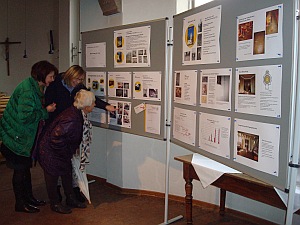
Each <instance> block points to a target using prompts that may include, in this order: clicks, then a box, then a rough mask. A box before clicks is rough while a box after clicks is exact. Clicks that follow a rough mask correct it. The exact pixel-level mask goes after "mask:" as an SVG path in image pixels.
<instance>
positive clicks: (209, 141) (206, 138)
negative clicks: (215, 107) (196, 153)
mask: <svg viewBox="0 0 300 225" xmlns="http://www.w3.org/2000/svg"><path fill="white" fill-rule="evenodd" d="M199 116H200V119H199V148H201V149H203V150H205V151H207V152H209V153H212V154H215V155H218V156H221V157H224V158H227V159H229V158H230V123H231V120H230V117H225V116H218V115H213V114H208V113H202V112H201V113H199Z"/></svg>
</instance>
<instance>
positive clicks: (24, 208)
mask: <svg viewBox="0 0 300 225" xmlns="http://www.w3.org/2000/svg"><path fill="white" fill-rule="evenodd" d="M15 211H16V212H26V213H37V212H39V211H40V209H39V208H37V207H35V206H33V205H30V204H27V203H25V204H22V205H15Z"/></svg>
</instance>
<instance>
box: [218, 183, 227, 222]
mask: <svg viewBox="0 0 300 225" xmlns="http://www.w3.org/2000/svg"><path fill="white" fill-rule="evenodd" d="M225 201H226V190H225V189H222V188H221V189H220V211H219V214H220V215H221V216H224V215H225Z"/></svg>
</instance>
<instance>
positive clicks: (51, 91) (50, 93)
mask: <svg viewBox="0 0 300 225" xmlns="http://www.w3.org/2000/svg"><path fill="white" fill-rule="evenodd" d="M56 92H57V90H56V88H55V85H54V82H52V83H51V84H50V85H49V86H48V87H47V88H46V91H45V105H46V106H47V105H50V104H52V103H53V102H56V100H55V99H56Z"/></svg>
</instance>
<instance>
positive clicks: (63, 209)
mask: <svg viewBox="0 0 300 225" xmlns="http://www.w3.org/2000/svg"><path fill="white" fill-rule="evenodd" d="M50 208H51V210H52V211H54V212H57V213H61V214H70V213H71V212H72V210H71V209H70V208H68V207H65V206H63V205H62V204H56V205H52V204H51V205H50Z"/></svg>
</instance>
